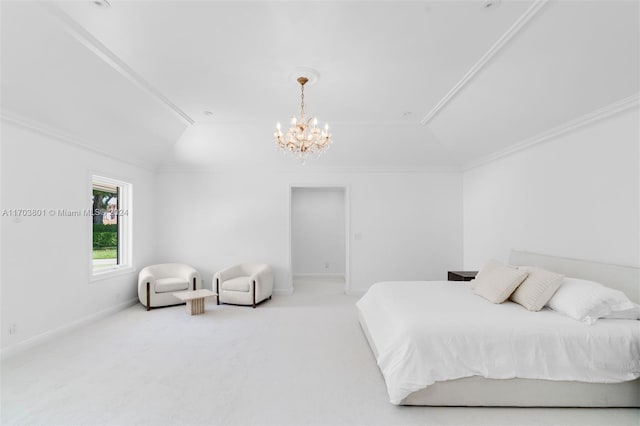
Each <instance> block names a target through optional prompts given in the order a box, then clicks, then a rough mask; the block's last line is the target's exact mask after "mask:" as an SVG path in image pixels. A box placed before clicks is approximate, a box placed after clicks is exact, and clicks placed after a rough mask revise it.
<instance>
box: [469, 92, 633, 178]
mask: <svg viewBox="0 0 640 426" xmlns="http://www.w3.org/2000/svg"><path fill="white" fill-rule="evenodd" d="M639 105H640V95H639V94H638V93H636V94H635V95H632V96H629V97H626V98H624V99H621V100H619V101H617V102H614V103H612V104H610V105H607V106H605V107H603V108H600V109H597V110H595V111H592V112H589V113H587V114H585V115H583V116H581V117H578V118H576V119H574V120H571V121H567V122H566V123H564V124H561V125H559V126H556V127H554V128H552V129H549V130H547V131H545V132H542V133H539V134H537V135H536V136H533V137H531V138H528V139H525V140H523V141H520V142H518V143H516V144H514V145H511V146H509V147H508V148H505V149H501V150H499V151H496V152H494V153H492V154H489V155H487V156H485V157H482V158H480V159H478V160H474V161H471V162H469V163H467V164H465V165H464V166H463V167H462V170H463V171H467V170H471V169H474V168H476V167H480V166H483V165H485V164H488V163H491V162H493V161H496V160H498V159H500V158H504V157H507V156H510V155H513V154H515V153H518V152H520V151H523V150H525V149H529V148H531V147H532V146H535V145H538V144H541V143H543V142H547V141H549V140H551V139H554V138H557V137H558V136H561V135H564V134H565V133H569V132H573V131H576V130H578V129H581V128H583V127H586V126H588V125H590V124H593V123H595V122H598V121H601V120H604V119H605V118H609V117H612V116H614V115H616V114H619V113H621V112H624V111H627V110H629V109H632V108H637V107H638V106H639Z"/></svg>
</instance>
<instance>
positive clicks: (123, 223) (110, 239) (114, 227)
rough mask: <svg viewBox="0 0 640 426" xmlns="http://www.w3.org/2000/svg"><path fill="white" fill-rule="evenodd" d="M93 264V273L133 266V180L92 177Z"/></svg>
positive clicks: (104, 272)
mask: <svg viewBox="0 0 640 426" xmlns="http://www.w3.org/2000/svg"><path fill="white" fill-rule="evenodd" d="M91 200H92V206H91V227H92V232H91V237H92V256H91V265H92V271H93V275H94V276H95V275H100V274H106V273H109V272H114V271H118V270H121V269H123V268H127V267H130V266H131V238H130V237H131V216H130V211H129V209H130V208H131V184H129V183H126V182H121V181H117V180H115V179H109V178H105V177H101V176H93V177H92V198H91Z"/></svg>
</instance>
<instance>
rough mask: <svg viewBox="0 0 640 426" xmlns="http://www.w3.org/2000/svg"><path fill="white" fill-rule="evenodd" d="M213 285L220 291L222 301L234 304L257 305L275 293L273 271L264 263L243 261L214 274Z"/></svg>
mask: <svg viewBox="0 0 640 426" xmlns="http://www.w3.org/2000/svg"><path fill="white" fill-rule="evenodd" d="M212 284H213V285H212V287H213V288H215V291H216V293H218V305H219V304H220V302H222V303H229V304H232V305H251V306H253V307H254V308H255V307H256V305H257V304H258V303H260V302H262V301H264V300H266V299H271V294H272V293H273V272H272V271H271V267H270V266H269V265H266V264H262V263H242V264H240V265H235V266H232V267H230V268H227V269H224V270H222V271H219V272H216V274H215V275H214V276H213V283H212Z"/></svg>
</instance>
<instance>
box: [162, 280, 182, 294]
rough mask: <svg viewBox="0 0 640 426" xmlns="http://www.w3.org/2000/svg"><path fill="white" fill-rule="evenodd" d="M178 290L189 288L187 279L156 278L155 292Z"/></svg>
mask: <svg viewBox="0 0 640 426" xmlns="http://www.w3.org/2000/svg"><path fill="white" fill-rule="evenodd" d="M180 290H189V281H187V280H185V279H181V278H158V279H157V280H156V293H168V292H170V291H180Z"/></svg>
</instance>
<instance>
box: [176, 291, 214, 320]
mask: <svg viewBox="0 0 640 426" xmlns="http://www.w3.org/2000/svg"><path fill="white" fill-rule="evenodd" d="M173 295H174V296H175V297H177V298H178V299H180V300H184V301H185V302H187V312H188V313H189V314H191V315H200V314H203V313H204V298H205V297H211V296H217V295H218V294H217V293H214V292H213V291H211V290H207V289H206V288H204V289H200V290H193V291H180V292H178V293H173Z"/></svg>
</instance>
